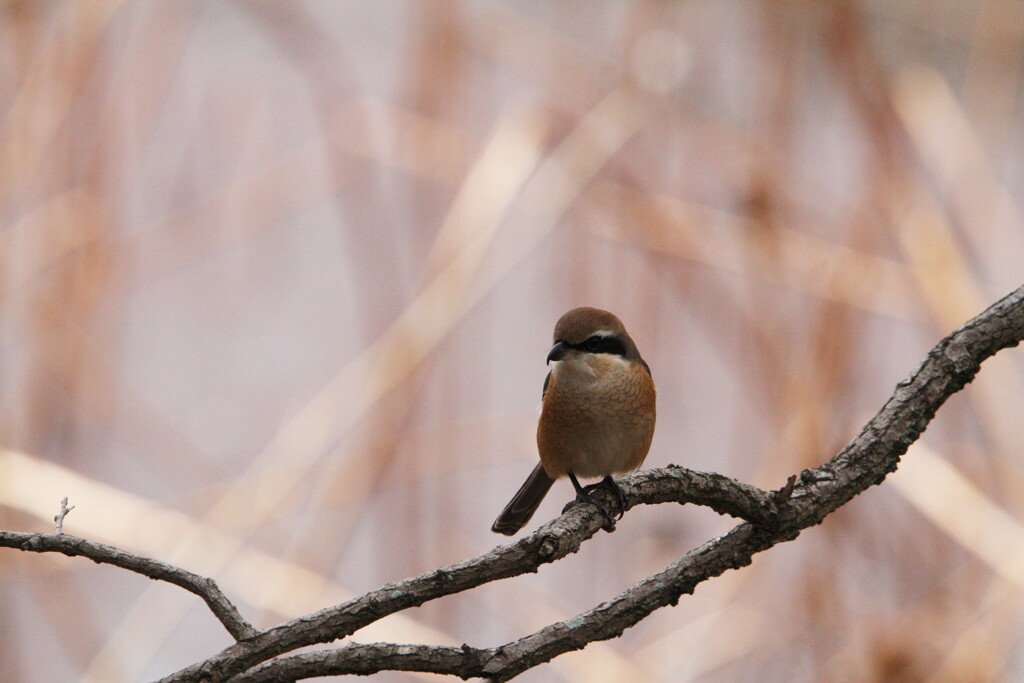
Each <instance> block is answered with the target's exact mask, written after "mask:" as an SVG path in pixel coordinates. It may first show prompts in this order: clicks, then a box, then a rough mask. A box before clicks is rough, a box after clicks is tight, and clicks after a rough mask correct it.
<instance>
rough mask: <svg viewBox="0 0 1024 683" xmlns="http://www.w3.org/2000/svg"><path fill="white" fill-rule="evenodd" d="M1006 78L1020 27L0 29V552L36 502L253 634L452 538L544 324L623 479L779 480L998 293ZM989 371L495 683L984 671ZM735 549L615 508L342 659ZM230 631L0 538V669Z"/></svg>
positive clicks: (803, 14) (1003, 272)
mask: <svg viewBox="0 0 1024 683" xmlns="http://www.w3.org/2000/svg"><path fill="white" fill-rule="evenodd" d="M1022 86H1024V3H1021V2H1019V1H1018V0H987V1H983V2H939V3H934V2H928V3H925V2H892V1H889V2H884V1H882V0H865V1H862V2H830V3H817V2H738V1H726V2H721V1H718V2H709V1H696V0H694V1H680V2H652V1H634V2H595V1H594V0H573V1H568V2H559V3H548V2H498V1H492V0H467V1H466V2H459V3H445V2H412V1H410V2H375V3H356V2H342V3H337V2H329V1H326V0H324V1H322V2H293V3H277V2H269V1H267V2H176V3H163V2H134V1H121V2H119V1H116V0H113V1H112V0H106V1H102V2H101V1H99V0H97V1H95V2H88V3H62V2H30V1H28V0H23V1H7V2H2V3H0V345H2V346H0V349H2V352H0V526H2V527H3V528H7V529H13V530H19V531H46V530H48V529H52V526H53V523H52V517H53V515H54V514H55V513H56V512H57V510H58V508H59V504H60V499H61V497H63V496H68V497H69V498H70V502H71V504H72V505H75V506H76V508H75V509H74V511H73V512H72V513H71V514H70V515H69V516H68V518H67V520H66V522H65V527H64V528H65V531H66V532H67V533H71V534H76V535H81V536H85V537H88V538H91V539H94V540H97V541H101V542H106V543H112V544H116V545H118V546H122V547H124V548H127V549H129V550H132V551H135V552H139V553H143V554H146V555H150V556H153V557H156V558H158V559H161V560H164V561H167V562H172V563H175V564H178V565H181V566H183V567H185V568H188V569H191V570H193V571H196V572H199V573H201V574H206V575H210V576H212V577H214V578H215V579H216V580H217V581H218V582H219V584H220V586H221V587H222V588H223V589H224V591H225V592H226V593H227V595H228V596H229V597H231V598H232V599H233V600H235V601H236V602H237V603H238V605H239V607H240V609H241V611H242V613H243V614H244V615H245V616H246V617H248V618H249V619H250V620H252V621H254V622H255V624H256V625H257V626H258V627H267V626H270V625H273V624H276V623H279V622H280V621H283V620H286V619H289V618H292V617H295V616H298V615H300V614H303V613H306V612H308V611H311V610H314V609H317V608H319V607H323V606H326V605H330V604H333V603H336V602H338V601H341V600H344V599H346V598H347V597H351V596H353V595H356V594H359V593H362V592H364V591H366V590H369V589H373V588H376V587H378V586H379V585H381V584H382V583H384V582H387V581H392V580H398V579H402V578H405V577H407V576H411V575H414V574H418V573H421V572H424V571H428V570H431V569H433V568H435V567H438V566H441V565H446V564H449V563H452V562H455V561H458V560H461V559H464V558H467V557H470V556H473V555H477V554H479V553H482V552H485V551H487V550H489V549H491V548H492V547H493V546H495V545H496V544H498V543H499V542H503V541H504V540H505V539H504V538H500V537H498V536H495V535H494V534H492V533H491V532H490V531H489V528H490V525H491V522H492V521H493V519H494V517H495V516H496V515H497V513H498V511H499V510H500V509H501V507H502V506H503V505H504V504H505V503H506V502H507V500H508V499H509V498H510V497H511V495H512V493H513V492H514V491H515V490H516V488H517V487H518V486H519V484H520V483H521V481H522V480H523V479H524V478H525V476H526V475H527V473H528V472H529V471H530V469H531V468H532V467H533V465H534V463H535V462H536V457H537V456H536V446H535V444H534V430H535V426H536V419H537V413H538V407H539V401H540V391H541V384H542V382H543V379H544V375H545V372H546V369H545V367H544V357H545V355H546V353H547V349H548V347H549V344H550V341H551V330H552V328H553V325H554V323H555V321H556V320H557V318H558V317H559V315H561V313H562V312H564V311H565V310H567V309H569V308H571V307H573V306H578V305H592V306H599V307H603V308H607V309H610V310H612V311H614V312H616V313H617V314H618V315H619V316H620V317H621V318H622V319H623V320H624V321H625V323H626V325H627V326H628V328H629V329H630V331H631V332H632V335H633V337H634V338H635V339H636V340H637V342H638V344H639V346H640V349H641V351H642V352H643V354H644V356H645V358H646V359H647V360H648V361H649V363H650V365H651V367H652V369H653V372H654V378H655V381H656V382H657V384H658V389H659V423H658V431H657V434H656V435H655V440H654V446H653V448H652V451H651V454H650V456H649V457H648V460H647V464H646V465H647V466H649V467H659V466H665V465H667V464H669V463H679V464H683V465H686V466H688V467H692V468H695V469H700V470H711V471H716V472H721V473H724V474H726V475H729V476H732V477H736V478H739V479H741V480H743V481H746V482H750V483H753V484H756V485H758V486H761V487H766V488H767V487H772V488H775V487H778V486H781V485H782V484H783V483H784V481H785V478H786V476H787V475H789V474H790V473H794V472H798V471H799V470H800V469H802V468H804V467H809V466H813V465H817V464H819V463H821V462H822V461H824V460H826V459H828V458H829V457H831V456H832V455H833V454H834V453H835V452H836V451H837V450H838V449H839V448H841V447H842V445H843V444H845V443H846V442H847V441H848V440H849V439H850V438H851V437H852V436H854V435H855V434H856V433H857V431H858V430H859V428H860V427H861V425H862V424H863V423H864V422H865V421H866V420H867V419H868V418H869V417H870V415H871V414H872V413H873V412H874V411H875V410H876V409H878V408H879V407H880V406H881V405H882V403H883V402H884V401H885V399H886V398H887V397H888V395H889V393H890V392H891V390H892V389H893V387H894V385H895V384H896V383H897V382H898V381H899V380H901V379H903V378H904V377H906V376H907V375H908V374H909V373H910V371H912V370H913V369H914V368H915V367H916V366H917V364H918V363H919V362H920V361H921V359H922V358H923V357H924V355H925V353H926V352H927V351H928V349H930V348H931V347H932V345H933V344H935V343H936V342H937V341H938V340H939V339H940V338H942V337H943V336H944V335H945V334H947V333H948V332H950V331H951V330H952V329H954V328H956V327H957V326H959V325H960V324H962V323H963V322H964V321H965V320H967V319H968V318H969V317H971V316H973V315H974V314H976V313H978V312H980V311H981V310H983V309H984V308H985V307H986V306H987V305H988V304H990V303H992V302H993V301H995V300H996V299H998V298H999V297H1001V296H1002V295H1004V294H1005V293H1007V292H1008V291H1010V290H1012V289H1014V288H1015V287H1017V286H1019V285H1020V284H1021V281H1022V274H1024V267H1022V265H1024V214H1022V204H1024V193H1022V190H1021V181H1022V176H1024V116H1022ZM1022 365H1024V363H1022V358H1021V353H1020V351H1006V352H1004V353H1003V354H1002V355H1000V356H998V357H997V358H995V359H993V360H991V361H989V362H988V363H986V364H985V366H984V368H983V369H982V371H981V373H980V375H979V376H978V378H977V380H976V381H975V382H974V384H972V385H971V386H970V387H968V388H967V389H966V390H965V391H964V392H963V393H961V394H959V395H957V396H955V397H954V398H953V399H951V400H950V401H949V403H948V404H947V405H946V407H944V408H943V409H942V411H940V413H939V414H938V416H937V418H936V420H935V421H934V422H933V423H932V426H931V427H930V428H929V430H928V432H927V433H926V434H925V435H924V437H923V439H922V440H921V442H920V443H919V444H917V445H915V446H914V447H913V448H912V449H911V451H910V453H909V454H908V455H907V457H906V458H905V459H904V464H903V466H902V467H901V468H900V470H899V472H898V473H897V474H895V475H893V476H892V477H891V478H890V479H889V480H887V481H886V483H885V484H884V485H883V486H881V487H877V488H874V489H872V490H870V491H869V492H867V493H866V494H864V495H862V496H860V497H858V498H856V499H855V500H854V501H852V502H851V503H850V504H849V505H847V506H846V507H844V508H843V509H842V510H841V511H839V512H838V513H837V514H834V515H832V516H831V517H829V518H828V519H827V520H826V522H825V523H824V524H822V525H821V526H820V527H817V528H814V529H811V530H808V531H806V532H804V534H803V535H802V536H801V537H800V538H799V539H798V540H797V541H795V542H792V543H788V544H785V545H783V546H780V547H777V548H775V549H773V550H771V551H769V552H767V553H763V554H761V555H759V556H757V557H756V558H755V561H754V563H753V565H752V566H750V567H747V568H745V569H743V570H741V571H736V572H730V573H728V574H726V575H724V576H722V577H720V578H719V579H716V580H714V581H711V582H708V583H705V584H702V585H701V586H700V587H699V588H698V590H697V592H696V594H695V595H693V596H692V597H686V598H684V599H683V600H682V601H681V602H680V604H679V606H678V607H675V608H672V609H665V610H661V611H659V612H657V613H655V614H654V615H653V616H651V617H650V618H648V619H647V620H645V621H643V622H642V623H641V624H640V625H638V626H637V627H636V628H633V629H631V630H629V631H627V632H626V633H625V634H624V635H623V637H621V638H619V639H616V640H613V641H609V642H603V643H595V644H593V645H590V646H589V647H588V648H586V650H584V651H583V652H579V653H573V654H569V655H566V656H563V657H560V658H558V659H557V660H555V661H554V662H553V663H551V664H550V665H547V666H544V667H542V668H540V669H537V670H534V671H532V672H529V673H527V674H525V675H523V676H522V680H524V681H655V682H662V681H664V682H669V681H671V682H678V681H765V680H777V681H781V680H787V681H855V682H861V681H935V682H939V681H943V682H945V681H954V682H957V681H965V682H966V681H1014V680H1022V679H1024V655H1022V653H1024V648H1022V644H1024V643H1022V640H1024V591H1022V588H1024V550H1022V549H1024V495H1022V494H1024V453H1022V451H1021V444H1022V443H1024V421H1022V420H1021V414H1022V406H1024V372H1022ZM571 497H572V493H571V487H570V486H569V485H568V484H567V483H565V482H560V483H558V484H557V485H556V486H555V488H554V489H553V491H552V493H551V494H550V495H549V497H548V499H547V500H546V501H545V503H544V505H543V506H542V507H541V509H540V511H539V512H538V514H537V516H536V517H535V518H534V520H533V522H532V523H531V525H530V528H535V527H536V526H537V525H538V524H540V523H541V522H543V521H546V520H548V519H551V518H552V517H553V516H555V515H556V514H557V513H558V511H559V510H560V509H561V506H562V505H563V504H564V503H565V502H566V501H568V500H569V499H570V498H571ZM734 523H735V522H734V521H733V520H730V519H726V518H721V517H719V516H717V515H716V514H714V513H713V512H711V511H709V510H706V509H701V508H695V507H670V506H665V505H663V506H655V507H643V508H637V509H635V510H633V511H632V512H630V514H629V515H627V516H626V517H625V518H624V519H623V520H622V521H621V522H620V523H619V526H618V532H617V533H615V534H612V535H608V534H599V535H598V536H597V537H596V538H595V539H594V540H593V541H592V542H590V543H588V544H586V545H585V547H584V548H583V549H582V550H581V552H580V553H579V554H578V555H576V556H573V557H571V558H569V559H567V560H564V561H562V562H559V563H557V564H556V565H554V566H549V567H545V568H543V569H542V570H541V571H540V572H539V573H538V574H536V575H528V576H523V577H519V578H516V579H512V580H508V581H502V582H499V583H492V584H489V585H487V586H484V587H482V588H480V589H478V590H474V591H470V592H467V593H464V594H461V595H458V596H454V597H450V598H446V599H443V600H439V601H436V602H432V603H429V604H428V605H426V606H424V607H421V608H419V609H416V610H412V611H409V612H405V613H402V614H401V615H397V616H394V617H389V618H388V619H385V620H384V621H382V622H380V623H379V624H377V625H375V626H373V627H371V628H368V629H366V631H365V632H360V633H359V634H357V635H356V637H355V639H356V640H361V641H374V640H387V641H396V642H427V643H445V644H456V645H457V644H460V643H463V642H468V643H470V644H471V645H474V646H478V647H487V646H496V645H499V644H502V643H504V642H507V641H509V640H513V639H516V638H519V637H522V636H524V635H526V634H528V633H531V632H533V631H534V630H536V629H538V628H540V627H542V626H544V625H546V624H548V623H550V622H552V621H554V620H559V619H566V618H571V617H572V616H573V615H576V614H578V613H580V612H582V611H585V610H588V609H590V608H592V607H593V606H595V605H596V604H598V603H600V602H602V601H604V600H607V599H609V598H611V597H612V596H614V595H616V594H618V593H619V592H621V591H623V590H625V589H626V588H628V587H629V586H630V585H632V584H633V583H634V582H635V581H637V580H639V579H640V578H642V577H644V576H646V575H648V574H650V573H652V572H654V571H656V570H658V569H660V568H661V567H663V566H664V565H665V564H667V563H668V562H670V561H672V560H673V559H675V558H677V557H678V556H680V555H681V554H682V553H684V552H686V551H687V550H689V549H691V548H693V547H695V546H697V545H699V544H700V543H703V542H704V541H706V540H708V539H709V538H712V537H713V536H715V535H718V534H721V533H724V532H725V531H727V530H728V529H730V528H731V527H732V526H733V525H734ZM230 642H231V640H230V638H229V637H228V635H227V633H226V632H225V631H224V630H223V628H222V627H221V626H220V625H219V624H218V623H217V622H216V621H215V620H214V619H213V617H212V616H211V615H210V614H209V612H208V611H207V609H206V607H205V606H204V605H203V604H202V603H201V602H200V601H199V600H197V599H196V598H194V597H193V596H191V595H189V594H187V593H185V592H183V591H181V590H179V589H177V588H173V587H170V586H168V585H166V584H157V583H154V582H151V581H148V580H146V579H144V578H141V577H138V576H136V575H132V574H129V573H127V572H124V571H120V570H117V569H114V568H111V567H104V566H98V565H94V564H92V563H91V562H89V561H87V560H83V559H69V558H64V557H57V556H52V555H30V554H27V553H21V552H17V551H13V550H4V551H0V679H3V680H5V681H56V680H68V681H70V680H94V681H133V680H141V679H151V678H154V677H159V676H161V675H166V674H168V673H170V672H172V671H174V670H176V669H178V668H180V667H183V666H186V665H188V664H190V663H192V662H194V661H197V660H200V659H203V658H205V657H207V656H210V655H212V654H214V653H215V652H217V651H219V650H220V649H221V648H223V647H225V646H227V645H229V644H230ZM422 678H432V679H433V680H440V679H439V677H436V676H434V677H431V676H412V675H407V674H384V675H381V676H380V677H379V680H382V681H406V680H410V679H422Z"/></svg>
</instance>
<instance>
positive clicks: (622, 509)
mask: <svg viewBox="0 0 1024 683" xmlns="http://www.w3.org/2000/svg"><path fill="white" fill-rule="evenodd" d="M601 487H604V488H606V489H611V491H612V493H614V494H615V497H616V498H618V499H619V516H618V517H616V519H622V515H624V514H626V492H625V491H623V490H622V487H621V486H619V484H618V482H616V481H615V480H614V479H612V478H611V476H610V475H609V476H607V477H605V478H604V479H602V480H601V481H599V482H597V483H596V484H588V485H587V486H584V487H583V490H584V491H585V492H586V493H590V492H591V491H596V490H597V489H599V488H601Z"/></svg>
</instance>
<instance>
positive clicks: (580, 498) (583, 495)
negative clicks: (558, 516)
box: [562, 484, 622, 533]
mask: <svg viewBox="0 0 1024 683" xmlns="http://www.w3.org/2000/svg"><path fill="white" fill-rule="evenodd" d="M594 486H597V484H594ZM588 488H590V487H586V488H584V489H583V490H582V491H580V492H579V493H577V494H576V498H574V499H573V500H570V501H569V502H568V503H566V504H565V507H564V508H562V514H565V513H566V512H568V511H569V510H570V509H571V508H572V507H573V506H574V505H577V504H579V503H590V504H591V505H593V506H594V507H596V508H597V511H598V512H600V513H601V514H602V515H604V518H605V519H606V520H608V521H607V522H606V523H605V524H604V525H603V526H602V527H601V528H602V529H604V530H605V531H607V532H608V533H611V532H613V531H615V517H614V516H613V515H612V513H610V512H608V508H606V507H605V506H604V505H603V504H602V503H601V502H600V501H598V500H597V499H596V498H593V497H592V496H591V495H590V491H588V490H587V489H588ZM591 490H593V489H591ZM619 517H620V518H621V517H622V515H621V514H620V515H619Z"/></svg>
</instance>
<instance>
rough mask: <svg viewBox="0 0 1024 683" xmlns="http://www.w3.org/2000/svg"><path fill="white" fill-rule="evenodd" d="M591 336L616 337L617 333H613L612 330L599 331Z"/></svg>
mask: <svg viewBox="0 0 1024 683" xmlns="http://www.w3.org/2000/svg"><path fill="white" fill-rule="evenodd" d="M591 336H592V337H614V336H615V333H614V332H612V331H611V330H598V331H597V332H595V333H594V334H592V335H591Z"/></svg>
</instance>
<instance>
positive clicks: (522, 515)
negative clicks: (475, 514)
mask: <svg viewBox="0 0 1024 683" xmlns="http://www.w3.org/2000/svg"><path fill="white" fill-rule="evenodd" d="M554 483H555V480H554V479H552V478H551V477H549V476H548V473H547V472H545V471H544V466H543V465H541V464H540V463H537V466H536V467H534V468H533V472H530V476H529V477H527V478H526V481H525V482H524V483H523V485H522V486H520V487H519V490H518V491H516V495H514V496H512V500H510V501H509V503H508V505H506V506H505V509H504V510H502V511H501V514H500V515H498V519H496V520H494V525H493V526H492V527H491V531H493V532H495V533H498V534H505V535H506V536H511V535H512V534H514V533H515V532H517V531H519V530H520V529H522V528H523V525H524V524H526V523H527V522H529V521H530V517H533V513H534V512H536V511H537V507H538V506H539V505H540V502H541V501H542V500H544V496H545V495H547V492H548V489H549V488H551V485H552V484H554Z"/></svg>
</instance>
